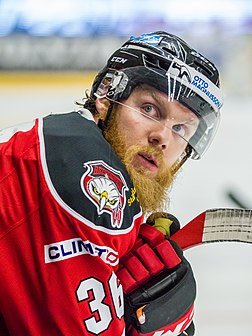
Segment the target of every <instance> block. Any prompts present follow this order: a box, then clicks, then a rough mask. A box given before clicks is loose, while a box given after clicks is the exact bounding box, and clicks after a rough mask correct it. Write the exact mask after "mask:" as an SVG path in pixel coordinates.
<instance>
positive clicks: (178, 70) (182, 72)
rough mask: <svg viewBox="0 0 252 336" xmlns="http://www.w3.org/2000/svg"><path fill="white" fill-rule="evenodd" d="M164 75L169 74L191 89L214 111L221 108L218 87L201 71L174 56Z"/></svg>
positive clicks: (220, 96)
mask: <svg viewBox="0 0 252 336" xmlns="http://www.w3.org/2000/svg"><path fill="white" fill-rule="evenodd" d="M166 75H167V76H169V75H171V76H172V77H173V78H176V80H178V81H180V82H181V84H183V85H185V86H187V87H188V88H189V89H191V90H193V91H194V92H195V93H197V94H198V95H199V96H201V97H202V98H203V99H205V100H206V101H207V102H208V103H209V104H210V105H211V106H212V107H213V109H214V110H215V111H216V110H218V109H220V108H221V106H222V104H223V97H222V94H221V91H220V89H219V88H218V87H217V86H216V85H214V84H213V83H212V82H211V81H210V80H209V79H208V78H207V77H206V76H204V75H203V74H202V73H200V72H198V71H197V70H195V69H194V68H192V67H190V66H189V65H187V64H185V63H184V62H182V61H181V60H179V59H177V58H174V59H173V61H172V63H171V65H170V67H169V69H168V71H167V73H166Z"/></svg>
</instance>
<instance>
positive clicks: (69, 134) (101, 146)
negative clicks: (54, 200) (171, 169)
mask: <svg viewBox="0 0 252 336" xmlns="http://www.w3.org/2000/svg"><path fill="white" fill-rule="evenodd" d="M43 136H44V143H45V158H46V164H47V168H48V172H49V176H50V179H51V182H52V184H53V186H54V188H55V190H56V192H57V194H58V195H59V197H60V199H61V200H62V201H63V202H64V203H65V204H67V205H68V207H70V208H71V209H72V210H73V211H74V212H76V213H78V214H79V215H81V216H82V217H83V218H84V219H88V220H89V221H90V222H91V223H93V224H94V225H95V226H102V227H103V228H106V229H108V230H125V229H128V228H129V227H130V226H131V225H132V222H133V218H134V216H136V215H137V214H139V213H140V207H139V204H138V202H137V200H136V194H135V190H134V187H133V184H132V182H131V180H130V178H129V175H128V173H127V171H126V170H125V167H124V166H123V164H122V163H121V161H120V160H119V159H118V157H117V156H116V154H115V153H114V151H113V150H112V147H111V146H110V144H109V143H108V142H107V141H106V140H105V139H104V137H103V135H102V133H101V131H100V129H99V128H98V127H97V125H96V124H95V123H94V122H93V121H90V120H87V119H85V118H84V117H82V116H81V115H80V114H79V113H77V112H71V113H67V114H53V115H49V116H47V117H45V118H44V119H43Z"/></svg>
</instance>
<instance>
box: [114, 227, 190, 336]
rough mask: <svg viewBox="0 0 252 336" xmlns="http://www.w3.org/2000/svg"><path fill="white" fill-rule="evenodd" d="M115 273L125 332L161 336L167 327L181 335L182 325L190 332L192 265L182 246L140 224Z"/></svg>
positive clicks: (136, 335)
mask: <svg viewBox="0 0 252 336" xmlns="http://www.w3.org/2000/svg"><path fill="white" fill-rule="evenodd" d="M117 276H118V278H119V279H120V281H121V283H122V286H123V289H124V294H125V323H126V334H127V335H130V336H140V335H145V336H159V335H160V336H161V335H163V333H165V332H168V331H170V332H173V333H172V334H171V335H179V334H180V335H183V334H182V333H183V331H184V330H186V329H187V332H188V331H189V332H190V333H188V334H187V335H191V336H192V335H194V326H193V323H192V317H193V303H194V300H195V296H196V285H195V280H194V277H193V273H192V269H191V267H190V265H189V263H188V261H187V260H186V259H185V258H184V256H183V252H182V250H181V249H180V248H179V247H178V246H177V245H176V244H175V243H174V242H172V241H171V240H169V239H167V238H166V237H165V236H164V234H163V233H161V232H160V231H159V230H157V229H156V228H154V227H152V226H150V225H148V224H142V226H141V228H140V232H139V236H138V238H137V240H136V243H135V245H134V247H133V249H132V250H131V252H130V253H129V254H127V255H126V256H125V257H123V258H122V259H121V261H120V267H119V269H118V271H117ZM188 326H190V328H189V329H188ZM184 335H185V334H184Z"/></svg>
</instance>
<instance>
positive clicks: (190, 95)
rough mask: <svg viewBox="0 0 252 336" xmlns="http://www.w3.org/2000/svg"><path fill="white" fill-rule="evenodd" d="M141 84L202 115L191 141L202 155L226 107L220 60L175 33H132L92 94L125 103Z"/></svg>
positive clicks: (195, 153)
mask: <svg viewBox="0 0 252 336" xmlns="http://www.w3.org/2000/svg"><path fill="white" fill-rule="evenodd" d="M140 84H148V85H150V86H153V87H155V88H156V89H158V90H159V91H162V92H165V93H166V94H167V95H168V98H169V99H172V100H173V99H176V100H178V101H179V102H181V103H182V104H184V105H185V106H186V107H188V108H189V109H191V110H192V111H193V112H194V113H195V114H196V115H197V116H198V118H199V125H198V128H197V131H196V132H195V133H194V135H193V136H192V137H191V138H190V140H189V141H188V145H189V147H190V149H191V153H192V158H193V159H198V158H200V157H201V155H202V154H203V153H204V152H205V150H206V149H207V148H208V146H209V144H210V142H211V140H212V139H213V137H214V134H215V131H216V129H217V126H218V124H219V119H220V112H219V110H220V108H221V106H222V95H221V92H220V89H219V73H218V70H217V69H216V67H215V66H214V64H213V63H212V62H210V61H209V60H208V59H206V58H205V57H204V56H202V55H201V54H199V53H198V52H197V51H196V50H194V49H192V48H191V47H190V46H189V45H188V44H187V43H186V42H185V41H183V40H182V39H181V38H179V37H177V36H175V35H173V34H170V33H166V32H162V31H157V32H154V33H150V34H143V35H141V36H139V37H134V36H132V37H131V38H130V39H129V40H128V41H127V42H125V43H124V44H123V45H122V47H121V48H119V49H118V50H116V51H115V52H114V53H113V55H112V56H111V57H110V58H109V60H108V62H107V65H106V66H105V68H104V69H103V70H101V71H100V72H99V73H98V75H97V76H96V78H95V80H94V83H93V85H92V90H91V97H92V96H93V97H94V96H96V97H97V96H98V97H101V96H103V97H104V96H105V97H107V98H108V99H110V100H111V101H112V102H115V101H117V102H120V101H122V100H124V99H127V98H128V97H129V95H130V94H131V92H132V90H133V89H134V88H135V87H136V86H138V85H140Z"/></svg>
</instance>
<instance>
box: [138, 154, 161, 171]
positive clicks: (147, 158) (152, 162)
mask: <svg viewBox="0 0 252 336" xmlns="http://www.w3.org/2000/svg"><path fill="white" fill-rule="evenodd" d="M137 157H138V161H139V164H140V165H141V166H143V167H144V168H146V169H147V170H149V171H151V172H156V171H157V169H158V162H157V159H156V158H155V157H154V156H153V155H149V154H147V153H144V152H139V153H138V154H137Z"/></svg>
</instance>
